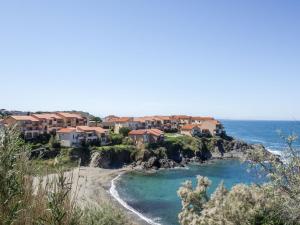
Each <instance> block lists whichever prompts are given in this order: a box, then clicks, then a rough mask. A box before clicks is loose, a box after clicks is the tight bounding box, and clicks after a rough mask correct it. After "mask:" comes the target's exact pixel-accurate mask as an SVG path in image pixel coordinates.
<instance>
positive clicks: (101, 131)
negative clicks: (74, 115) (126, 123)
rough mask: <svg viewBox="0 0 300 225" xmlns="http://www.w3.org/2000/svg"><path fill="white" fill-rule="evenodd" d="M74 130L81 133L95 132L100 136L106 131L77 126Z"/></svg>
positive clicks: (98, 128)
mask: <svg viewBox="0 0 300 225" xmlns="http://www.w3.org/2000/svg"><path fill="white" fill-rule="evenodd" d="M76 128H77V129H78V130H81V131H85V132H92V131H95V132H97V133H100V134H103V133H105V131H107V130H106V129H103V128H102V127H89V126H77V127H76Z"/></svg>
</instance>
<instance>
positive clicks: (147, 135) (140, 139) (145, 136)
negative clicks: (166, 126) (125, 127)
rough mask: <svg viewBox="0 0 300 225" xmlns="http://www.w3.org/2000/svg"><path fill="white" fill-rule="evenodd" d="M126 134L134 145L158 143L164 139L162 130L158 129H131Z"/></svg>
mask: <svg viewBox="0 0 300 225" xmlns="http://www.w3.org/2000/svg"><path fill="white" fill-rule="evenodd" d="M128 136H129V138H130V139H131V140H132V141H133V142H134V144H136V145H138V144H146V143H158V142H161V141H163V140H164V132H163V131H161V130H158V129H143V130H132V131H130V132H129V134H128Z"/></svg>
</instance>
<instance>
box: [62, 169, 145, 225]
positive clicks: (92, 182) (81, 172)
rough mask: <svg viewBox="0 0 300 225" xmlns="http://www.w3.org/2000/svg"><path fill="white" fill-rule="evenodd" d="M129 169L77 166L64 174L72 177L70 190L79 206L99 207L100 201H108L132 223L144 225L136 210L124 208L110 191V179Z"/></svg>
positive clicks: (133, 224)
mask: <svg viewBox="0 0 300 225" xmlns="http://www.w3.org/2000/svg"><path fill="white" fill-rule="evenodd" d="M131 170H132V168H131V167H125V168H121V169H102V168H94V167H79V168H76V169H74V170H72V171H70V172H66V173H65V175H66V176H67V177H68V178H72V190H73V192H74V193H76V198H77V200H78V203H79V206H80V207H82V208H84V207H85V206H95V207H99V206H100V207H101V203H103V202H109V203H110V205H111V206H112V207H115V208H116V209H117V210H121V211H122V212H123V213H124V215H125V216H126V217H127V218H128V221H130V222H131V224H132V225H146V224H149V223H147V222H146V221H145V220H143V219H141V217H140V216H138V215H137V214H136V212H132V211H130V210H128V209H126V208H125V207H124V205H122V204H121V203H120V202H119V201H117V199H116V198H115V197H116V196H115V197H113V196H112V195H111V193H110V189H111V185H112V180H113V179H116V178H117V177H118V176H120V175H122V174H124V173H126V172H128V171H131Z"/></svg>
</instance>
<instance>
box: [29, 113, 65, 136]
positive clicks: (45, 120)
mask: <svg viewBox="0 0 300 225" xmlns="http://www.w3.org/2000/svg"><path fill="white" fill-rule="evenodd" d="M32 116H33V117H34V118H36V119H38V120H39V121H40V124H41V127H42V130H43V132H46V133H52V132H56V131H57V130H59V129H61V128H63V127H64V120H63V118H62V117H60V116H59V115H57V114H55V113H40V114H32Z"/></svg>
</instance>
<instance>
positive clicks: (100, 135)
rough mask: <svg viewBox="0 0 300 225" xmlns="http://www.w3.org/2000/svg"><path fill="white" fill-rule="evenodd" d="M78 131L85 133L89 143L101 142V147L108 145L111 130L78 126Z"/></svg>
mask: <svg viewBox="0 0 300 225" xmlns="http://www.w3.org/2000/svg"><path fill="white" fill-rule="evenodd" d="M76 128H77V130H78V131H81V132H84V134H85V139H86V141H87V142H90V141H96V140H99V141H100V143H101V145H105V144H107V143H108V136H109V130H107V129H103V128H102V127H88V126H78V127H76Z"/></svg>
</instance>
